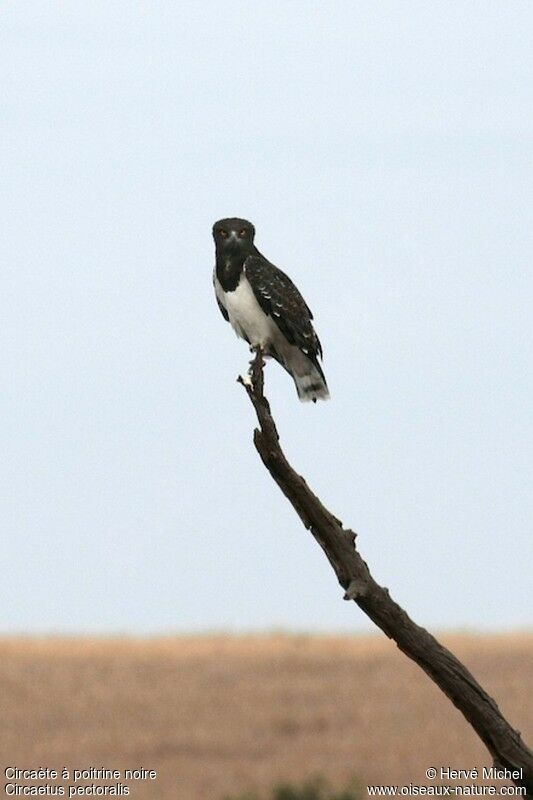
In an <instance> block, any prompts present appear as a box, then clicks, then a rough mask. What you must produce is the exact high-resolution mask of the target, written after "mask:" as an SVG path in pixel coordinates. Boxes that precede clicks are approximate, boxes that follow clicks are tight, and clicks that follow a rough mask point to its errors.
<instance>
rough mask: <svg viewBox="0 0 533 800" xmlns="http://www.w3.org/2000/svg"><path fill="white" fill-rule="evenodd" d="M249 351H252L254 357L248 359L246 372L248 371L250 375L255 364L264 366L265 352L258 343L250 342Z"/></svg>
mask: <svg viewBox="0 0 533 800" xmlns="http://www.w3.org/2000/svg"><path fill="white" fill-rule="evenodd" d="M250 353H254V357H253V358H252V360H251V361H250V369H249V370H248V373H249V375H250V377H251V376H252V374H253V371H254V367H256V366H261V367H264V366H265V362H264V361H263V358H264V356H265V353H264V352H263V348H262V347H261V345H260V344H252V345H250ZM259 362H260V363H259Z"/></svg>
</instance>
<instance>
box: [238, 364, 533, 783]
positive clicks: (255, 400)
mask: <svg viewBox="0 0 533 800" xmlns="http://www.w3.org/2000/svg"><path fill="white" fill-rule="evenodd" d="M263 367H264V362H263V358H262V354H261V352H257V353H256V356H255V358H254V359H253V361H252V362H251V363H250V371H249V373H248V376H247V377H246V378H242V377H240V378H239V382H240V383H242V385H243V386H244V388H245V389H246V392H247V394H248V397H249V398H250V401H251V402H252V405H253V407H254V409H255V412H256V415H257V419H258V422H259V426H260V427H259V429H256V430H255V431H254V444H255V447H256V450H257V452H258V453H259V455H260V456H261V459H262V461H263V464H264V465H265V467H266V468H267V469H268V471H269V472H270V475H271V476H272V478H273V479H274V480H275V481H276V483H277V484H278V486H279V488H280V489H281V491H282V492H283V494H284V495H285V496H286V497H287V499H288V500H289V502H290V503H291V504H292V506H293V507H294V509H295V511H296V513H297V514H298V516H299V517H300V519H301V521H302V522H303V524H304V525H305V527H306V528H307V529H308V530H310V531H311V533H312V534H313V536H314V538H315V539H316V541H317V542H318V544H319V545H320V546H321V548H322V549H323V551H324V553H325V554H326V556H327V558H328V560H329V562H330V564H331V566H332V567H333V569H334V571H335V574H336V576H337V579H338V581H339V583H340V585H341V586H342V587H343V588H344V590H345V594H344V599H345V600H353V601H354V602H355V603H357V605H358V606H359V608H360V609H361V610H362V611H364V613H365V614H367V616H368V617H370V619H371V620H372V621H373V622H374V623H375V624H376V625H377V626H378V627H379V628H381V630H382V631H383V632H384V633H385V634H386V635H387V636H388V637H389V638H390V639H393V640H394V641H395V642H396V644H397V646H398V647H399V649H400V650H401V651H402V652H403V653H405V655H406V656H408V657H409V658H411V659H412V660H413V661H415V662H416V663H417V664H418V665H419V666H420V667H421V668H422V669H423V670H424V672H426V673H427V674H428V675H429V677H430V678H431V679H432V680H433V681H434V682H435V683H436V684H437V686H439V688H440V689H441V690H442V691H443V692H444V694H446V696H447V697H448V698H449V699H450V700H451V701H452V703H453V704H454V705H455V706H456V707H457V708H458V709H459V711H461V713H462V714H463V715H464V717H465V718H466V720H467V721H468V722H469V723H470V725H471V726H472V727H473V728H474V730H475V731H476V733H477V734H478V736H479V737H480V738H481V740H482V741H483V742H484V744H485V745H486V747H487V748H488V750H489V752H490V754H491V756H492V758H493V761H494V766H495V767H497V768H498V769H504V770H509V771H510V772H511V773H513V774H512V775H510V776H509V777H511V779H512V780H513V781H514V783H515V784H516V785H517V786H522V787H524V788H525V789H526V792H527V796H528V797H533V753H532V752H531V750H529V749H528V747H527V746H526V745H525V744H524V742H523V741H522V738H521V736H520V732H519V731H516V730H515V729H514V728H512V727H511V725H510V724H509V723H508V722H507V720H506V719H505V718H504V717H503V715H502V714H501V712H500V710H499V708H498V706H497V705H496V703H495V702H494V700H493V699H492V698H491V697H490V696H489V695H488V694H487V693H486V692H485V691H484V689H482V687H481V686H480V685H479V683H478V682H477V681H476V679H475V678H474V677H473V675H472V674H471V673H470V672H469V671H468V670H467V669H466V667H465V666H464V665H463V664H462V663H461V662H460V661H459V660H458V659H457V658H456V657H455V656H454V655H453V653H451V652H450V651H449V650H448V649H447V648H445V647H443V646H442V645H441V644H440V643H439V642H438V641H437V640H436V639H435V637H434V636H432V635H431V634H430V633H429V632H428V631H427V630H425V628H422V627H420V626H419V625H417V624H416V623H415V622H413V620H412V619H411V618H410V617H409V616H408V614H407V613H406V612H405V611H404V610H403V608H401V607H400V606H399V605H398V604H397V603H396V602H395V601H394V600H393V599H392V598H391V596H390V595H389V591H388V589H386V588H384V587H382V586H380V585H379V584H378V583H376V581H375V580H374V578H373V577H372V575H371V574H370V571H369V569H368V566H367V564H366V563H365V561H364V560H363V559H362V557H361V556H360V554H359V552H358V551H357V548H356V546H355V539H356V534H355V533H354V532H353V531H352V530H350V529H346V528H344V527H343V525H342V522H341V521H340V520H339V519H337V517H335V516H334V515H333V514H332V513H331V512H330V511H328V509H327V508H326V507H325V506H324V505H323V504H322V502H321V501H320V500H319V498H318V497H317V496H316V495H315V494H313V492H312V491H311V489H310V488H309V486H308V485H307V483H306V482H305V480H304V479H303V478H302V476H301V475H298V473H297V472H295V470H294V469H293V468H292V467H291V465H290V464H289V462H288V461H287V459H286V457H285V455H284V453H283V451H282V449H281V447H280V443H279V435H278V431H277V428H276V424H275V422H274V419H273V417H272V414H271V411H270V405H269V403H268V400H267V399H266V397H265V395H264V391H263V388H264V378H263Z"/></svg>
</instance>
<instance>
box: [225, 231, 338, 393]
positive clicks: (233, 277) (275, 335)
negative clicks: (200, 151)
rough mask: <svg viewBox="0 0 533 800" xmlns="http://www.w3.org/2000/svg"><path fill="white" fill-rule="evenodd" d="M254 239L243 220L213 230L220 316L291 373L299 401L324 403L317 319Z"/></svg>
mask: <svg viewBox="0 0 533 800" xmlns="http://www.w3.org/2000/svg"><path fill="white" fill-rule="evenodd" d="M254 236H255V229H254V226H253V225H252V223H251V222H248V221H247V220H245V219H238V218H231V219H221V220H219V221H218V222H215V224H214V225H213V238H214V240H215V252H216V265H215V270H214V273H213V283H214V286H215V294H216V298H217V302H218V306H219V308H220V311H221V312H222V316H223V317H224V319H225V320H226V321H227V322H229V323H231V326H232V327H233V329H234V330H235V332H236V334H237V336H240V337H241V338H242V339H246V341H247V342H248V344H249V345H250V347H251V348H252V349H257V348H261V350H262V352H263V353H264V355H266V356H271V357H272V358H275V359H276V361H278V362H279V363H280V364H281V366H282V367H284V368H285V369H286V370H287V372H288V373H289V375H291V376H292V378H293V380H294V383H295V384H296V391H297V392H298V397H299V398H300V400H302V401H305V400H312V401H313V402H314V403H315V402H316V401H317V399H319V398H320V399H322V400H325V399H326V398H328V397H329V392H328V387H327V384H326V379H325V377H324V373H323V372H322V367H321V366H320V364H319V362H318V359H319V358H322V347H321V346H320V341H319V338H318V336H317V335H316V333H315V330H314V328H313V324H312V322H311V320H312V319H313V315H312V313H311V311H310V309H309V307H308V305H307V304H306V302H305V300H304V299H303V297H302V295H301V294H300V292H299V291H298V289H297V288H296V286H295V285H294V283H293V282H292V281H291V279H290V278H289V277H288V276H287V275H285V273H284V272H282V271H281V270H280V269H278V268H277V267H275V266H274V264H271V263H270V261H267V259H266V258H265V257H264V256H262V255H261V253H260V252H259V250H258V249H257V247H256V246H255V245H254Z"/></svg>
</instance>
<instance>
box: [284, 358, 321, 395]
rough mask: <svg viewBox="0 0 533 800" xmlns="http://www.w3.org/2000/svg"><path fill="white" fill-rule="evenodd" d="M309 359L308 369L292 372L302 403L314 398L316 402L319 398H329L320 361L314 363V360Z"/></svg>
mask: <svg viewBox="0 0 533 800" xmlns="http://www.w3.org/2000/svg"><path fill="white" fill-rule="evenodd" d="M306 360H307V367H308V368H307V369H306V371H305V372H304V373H303V374H301V375H298V374H297V373H296V372H291V375H292V377H293V380H294V383H295V384H296V391H297V392H298V397H299V398H300V400H301V401H302V403H306V402H308V401H309V400H312V401H313V403H316V401H317V400H327V399H328V398H329V390H328V385H327V383H326V379H325V377H324V373H323V372H322V369H321V368H320V365H319V364H318V363H316V364H314V363H313V362H312V361H309V360H308V359H306Z"/></svg>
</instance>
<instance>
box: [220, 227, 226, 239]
mask: <svg viewBox="0 0 533 800" xmlns="http://www.w3.org/2000/svg"><path fill="white" fill-rule="evenodd" d="M220 235H221V236H222V238H223V239H227V238H228V232H227V231H225V230H224V229H223V228H221V229H220Z"/></svg>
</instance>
